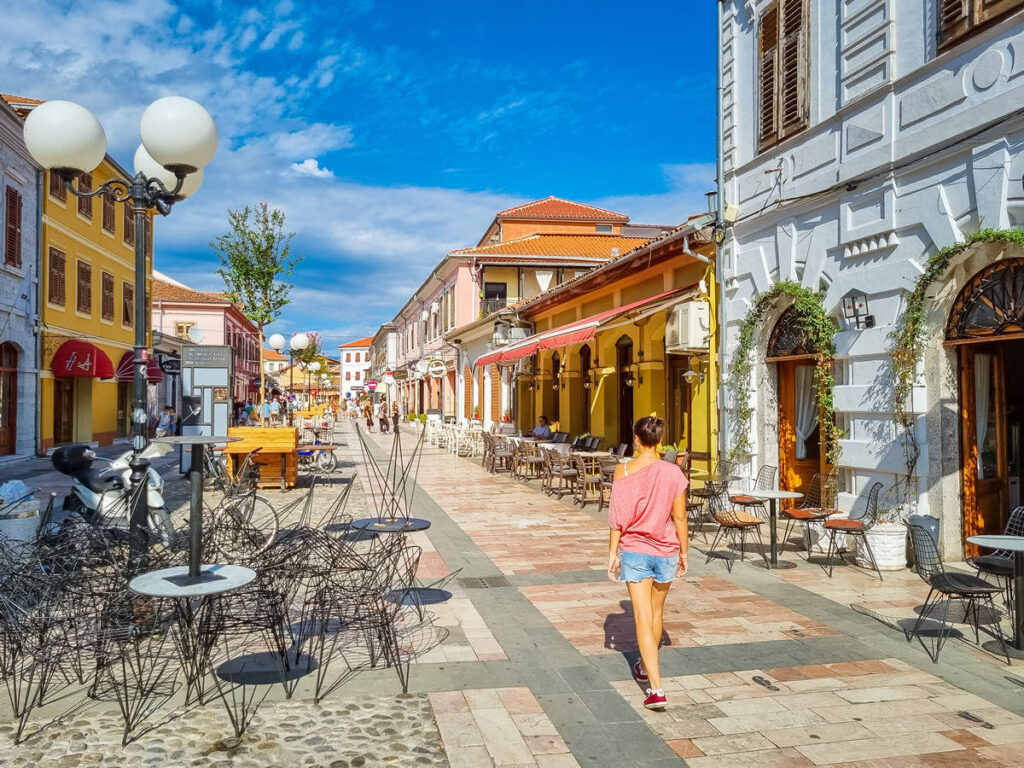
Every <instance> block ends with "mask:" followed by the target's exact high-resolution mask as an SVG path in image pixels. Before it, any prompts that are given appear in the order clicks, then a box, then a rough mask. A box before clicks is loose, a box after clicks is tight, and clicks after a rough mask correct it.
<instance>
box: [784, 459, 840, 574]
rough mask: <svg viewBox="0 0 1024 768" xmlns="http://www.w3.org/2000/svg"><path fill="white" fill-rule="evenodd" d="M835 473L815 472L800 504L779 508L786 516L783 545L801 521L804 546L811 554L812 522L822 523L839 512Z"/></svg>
mask: <svg viewBox="0 0 1024 768" xmlns="http://www.w3.org/2000/svg"><path fill="white" fill-rule="evenodd" d="M835 507H836V504H835V475H834V474H826V473H823V472H817V473H815V475H814V477H812V478H811V483H810V485H808V486H807V493H806V494H804V497H803V499H801V503H800V506H798V507H795V508H794V509H782V510H779V514H780V515H781V516H782V517H784V518H786V520H787V522H786V533H785V535H784V536H783V538H782V545H783V546H785V545H786V544H787V543H788V542H789V534H790V533H791V532H792V530H793V528H794V527H795V526H796V525H797V524H798V523H799V524H800V525H802V526H803V529H804V546H805V547H806V548H807V557H808V558H810V556H811V523H821V522H825V521H826V520H828V519H829V518H830V517H832V515H836V514H839V510H838V509H836V508H835Z"/></svg>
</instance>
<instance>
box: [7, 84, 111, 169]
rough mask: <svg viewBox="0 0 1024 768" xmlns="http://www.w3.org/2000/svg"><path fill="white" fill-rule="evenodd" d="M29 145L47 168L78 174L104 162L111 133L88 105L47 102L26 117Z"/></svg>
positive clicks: (31, 150)
mask: <svg viewBox="0 0 1024 768" xmlns="http://www.w3.org/2000/svg"><path fill="white" fill-rule="evenodd" d="M25 146H26V147H28V151H29V152H30V153H31V154H32V157H34V158H35V160H36V162H37V163H39V164H40V165H41V166H43V168H46V169H48V170H53V171H62V172H67V173H72V174H75V175H77V174H80V173H88V172H89V171H91V170H92V169H93V168H95V167H96V166H98V165H99V164H100V163H101V162H103V156H104V155H105V154H106V152H107V134H106V133H104V131H103V126H102V125H100V121H99V120H97V119H96V118H95V116H94V115H93V114H92V112H90V111H89V110H87V109H86V108H85V107H83V106H80V105H78V104H75V103H74V102H71V101H47V102H45V103H43V104H40V105H39V106H38V107H36V108H35V109H33V110H32V111H31V112H29V113H28V117H27V118H25Z"/></svg>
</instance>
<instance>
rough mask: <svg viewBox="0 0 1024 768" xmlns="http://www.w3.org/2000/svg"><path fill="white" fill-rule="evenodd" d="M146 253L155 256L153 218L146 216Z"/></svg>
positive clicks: (150, 256)
mask: <svg viewBox="0 0 1024 768" xmlns="http://www.w3.org/2000/svg"><path fill="white" fill-rule="evenodd" d="M145 229H146V255H147V256H148V257H149V258H153V219H152V217H151V216H146V227H145Z"/></svg>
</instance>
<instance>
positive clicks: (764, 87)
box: [758, 0, 810, 151]
mask: <svg viewBox="0 0 1024 768" xmlns="http://www.w3.org/2000/svg"><path fill="white" fill-rule="evenodd" d="M809 29H810V24H809V14H808V0H775V2H773V3H771V4H770V5H768V6H767V7H766V8H765V9H764V11H762V13H761V24H760V32H759V36H758V81H759V82H758V97H759V100H760V103H759V105H758V123H759V125H758V132H759V136H760V145H759V146H760V149H761V151H764V150H765V149H768V148H769V147H771V146H774V145H775V144H777V143H778V142H780V141H782V140H783V139H786V138H788V137H790V136H792V135H794V134H796V133H799V132H800V131H802V130H803V129H804V128H806V127H807V125H808V123H809V119H810V110H809V107H808V103H807V94H808V90H809V89H808V77H807V76H808V69H809V66H808V57H807V47H808V36H809Z"/></svg>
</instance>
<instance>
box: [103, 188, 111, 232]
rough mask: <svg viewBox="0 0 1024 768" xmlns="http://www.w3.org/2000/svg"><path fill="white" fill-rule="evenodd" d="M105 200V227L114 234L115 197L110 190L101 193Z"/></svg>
mask: <svg viewBox="0 0 1024 768" xmlns="http://www.w3.org/2000/svg"><path fill="white" fill-rule="evenodd" d="M100 199H101V200H102V201H103V229H105V230H106V231H107V232H109V233H110V234H114V198H113V196H111V194H110V193H109V192H104V193H103V194H102V195H100Z"/></svg>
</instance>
